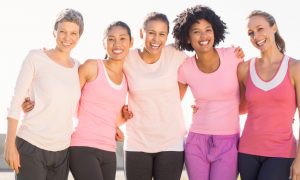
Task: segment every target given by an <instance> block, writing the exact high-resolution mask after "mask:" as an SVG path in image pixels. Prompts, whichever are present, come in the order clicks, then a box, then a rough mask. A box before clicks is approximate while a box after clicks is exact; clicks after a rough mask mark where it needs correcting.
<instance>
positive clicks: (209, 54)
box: [173, 5, 243, 180]
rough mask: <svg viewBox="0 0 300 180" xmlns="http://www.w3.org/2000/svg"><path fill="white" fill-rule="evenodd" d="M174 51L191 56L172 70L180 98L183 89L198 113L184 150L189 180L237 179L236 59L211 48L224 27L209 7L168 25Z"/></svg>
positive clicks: (189, 12)
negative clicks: (190, 96)
mask: <svg viewBox="0 0 300 180" xmlns="http://www.w3.org/2000/svg"><path fill="white" fill-rule="evenodd" d="M174 22H175V26H174V29H173V36H174V38H175V46H176V47H177V48H178V49H180V50H187V51H195V55H194V56H192V57H190V58H187V59H186V61H185V62H184V63H183V64H182V65H181V66H180V68H179V70H178V84H179V89H180V97H181V98H183V96H184V94H185V92H186V90H187V87H188V86H189V87H190V89H191V91H192V94H193V96H194V98H195V103H196V106H197V107H198V110H197V112H196V113H194V115H193V120H192V124H191V127H190V130H189V134H188V137H187V140H186V144H185V163H186V167H187V172H188V175H189V178H190V180H199V179H207V180H209V179H210V180H220V179H222V180H233V179H236V177H237V145H238V140H239V131H240V127H239V103H240V95H239V83H238V78H237V74H236V71H237V66H238V64H239V63H240V62H242V61H243V60H242V59H239V58H237V57H236V56H235V53H234V48H216V47H215V46H217V45H218V44H219V43H220V42H221V41H223V40H224V39H225V34H226V29H227V27H226V24H225V23H224V22H223V21H222V20H221V19H220V17H219V16H218V15H216V14H215V12H214V11H213V10H211V9H210V8H209V7H205V6H201V5H197V6H194V7H192V8H188V9H186V10H184V11H183V12H182V13H180V14H179V15H178V16H177V18H176V19H175V20H174Z"/></svg>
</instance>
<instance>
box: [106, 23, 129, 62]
mask: <svg viewBox="0 0 300 180" xmlns="http://www.w3.org/2000/svg"><path fill="white" fill-rule="evenodd" d="M132 45H133V43H132V41H131V39H130V35H129V34H128V31H127V29H125V28H124V27H121V26H114V27H112V28H111V29H110V30H109V31H108V32H107V37H106V38H105V39H104V47H105V49H106V53H107V55H108V57H109V58H110V59H114V60H124V59H125V57H126V56H127V55H128V52H129V49H130V48H131V47H132Z"/></svg>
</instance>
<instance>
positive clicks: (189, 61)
mask: <svg viewBox="0 0 300 180" xmlns="http://www.w3.org/2000/svg"><path fill="white" fill-rule="evenodd" d="M193 61H195V57H194V56H192V57H187V58H185V60H184V62H183V63H182V64H181V65H180V68H181V69H183V68H190V66H192V65H193Z"/></svg>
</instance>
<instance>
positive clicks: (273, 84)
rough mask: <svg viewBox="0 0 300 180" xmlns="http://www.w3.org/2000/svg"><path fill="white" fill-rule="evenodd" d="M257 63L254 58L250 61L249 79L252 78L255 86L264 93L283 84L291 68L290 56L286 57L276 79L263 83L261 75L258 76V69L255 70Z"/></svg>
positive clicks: (275, 76)
mask: <svg viewBox="0 0 300 180" xmlns="http://www.w3.org/2000/svg"><path fill="white" fill-rule="evenodd" d="M255 62H256V58H252V59H251V60H250V64H249V75H250V76H249V77H250V78H251V81H252V82H253V84H254V85H255V86H256V87H257V88H259V89H262V90H264V91H269V90H271V89H273V88H275V87H277V86H278V85H279V84H280V83H282V82H283V80H284V78H285V76H286V74H287V72H288V67H289V56H286V55H285V56H284V58H283V60H282V62H281V64H280V67H279V68H278V71H277V72H276V74H275V75H274V77H273V78H272V79H271V80H270V81H263V80H262V79H261V78H260V77H259V75H258V74H257V71H256V68H255Z"/></svg>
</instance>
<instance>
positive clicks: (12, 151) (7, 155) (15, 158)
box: [4, 142, 21, 174]
mask: <svg viewBox="0 0 300 180" xmlns="http://www.w3.org/2000/svg"><path fill="white" fill-rule="evenodd" d="M4 159H5V161H6V163H7V164H8V165H9V167H10V168H11V169H13V170H15V172H16V173H17V174H18V173H19V168H20V167H21V165H20V155H19V152H18V150H17V147H16V144H15V143H9V142H6V143H5V146H4Z"/></svg>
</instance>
